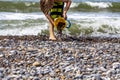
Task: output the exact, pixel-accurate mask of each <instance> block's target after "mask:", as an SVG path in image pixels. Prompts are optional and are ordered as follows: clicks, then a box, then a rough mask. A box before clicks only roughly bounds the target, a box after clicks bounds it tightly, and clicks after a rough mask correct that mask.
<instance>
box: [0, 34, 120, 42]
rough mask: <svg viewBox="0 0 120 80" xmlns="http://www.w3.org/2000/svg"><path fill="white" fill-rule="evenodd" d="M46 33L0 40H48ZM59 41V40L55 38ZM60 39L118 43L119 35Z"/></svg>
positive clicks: (65, 38)
mask: <svg viewBox="0 0 120 80" xmlns="http://www.w3.org/2000/svg"><path fill="white" fill-rule="evenodd" d="M48 38H49V36H48V35H23V36H18V35H17V36H11V35H10V36H9V35H8V36H0V40H4V39H13V40H28V41H34V40H40V41H50V40H49V39H48ZM56 41H59V40H56ZM62 41H80V42H112V43H120V37H118V38H117V37H102V36H101V37H100V36H99V37H94V36H77V37H76V36H67V35H63V36H62Z"/></svg>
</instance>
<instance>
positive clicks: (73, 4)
mask: <svg viewBox="0 0 120 80" xmlns="http://www.w3.org/2000/svg"><path fill="white" fill-rule="evenodd" d="M79 4H80V3H72V4H71V6H70V7H71V8H74V7H77V6H78V5H79Z"/></svg>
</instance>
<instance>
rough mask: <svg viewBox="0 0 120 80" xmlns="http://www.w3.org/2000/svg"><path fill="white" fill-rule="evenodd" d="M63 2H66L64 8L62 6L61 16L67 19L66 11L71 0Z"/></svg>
mask: <svg viewBox="0 0 120 80" xmlns="http://www.w3.org/2000/svg"><path fill="white" fill-rule="evenodd" d="M63 2H65V3H66V6H65V8H64V11H63V17H64V18H65V19H67V15H66V14H67V11H68V10H69V8H70V5H71V3H72V1H71V0H63Z"/></svg>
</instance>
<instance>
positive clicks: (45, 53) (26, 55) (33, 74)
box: [0, 35, 120, 80]
mask: <svg viewBox="0 0 120 80" xmlns="http://www.w3.org/2000/svg"><path fill="white" fill-rule="evenodd" d="M0 79H2V80H13V79H15V80H119V79H120V38H110V37H75V36H63V38H62V41H61V40H60V41H59V40H58V41H50V40H48V36H46V35H40V36H32V35H31V36H0Z"/></svg>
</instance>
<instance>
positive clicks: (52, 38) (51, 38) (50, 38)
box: [49, 37, 57, 41]
mask: <svg viewBox="0 0 120 80" xmlns="http://www.w3.org/2000/svg"><path fill="white" fill-rule="evenodd" d="M49 40H53V41H56V40H57V39H56V38H54V37H49Z"/></svg>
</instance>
